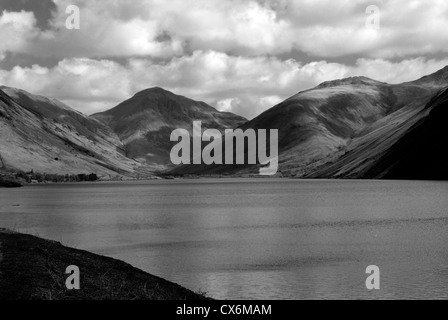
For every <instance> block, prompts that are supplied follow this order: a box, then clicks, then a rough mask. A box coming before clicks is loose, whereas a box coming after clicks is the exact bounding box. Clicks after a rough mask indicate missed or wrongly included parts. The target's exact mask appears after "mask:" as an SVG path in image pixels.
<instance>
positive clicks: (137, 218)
mask: <svg viewBox="0 0 448 320" xmlns="http://www.w3.org/2000/svg"><path fill="white" fill-rule="evenodd" d="M447 194H448V183H445V182H410V181H406V182H397V181H303V180H269V179H268V180H264V179H263V180H261V179H252V180H251V179H248V180H247V179H246V180H243V179H230V180H227V179H221V180H183V181H154V182H123V183H98V184H71V185H68V184H67V185H43V186H30V187H26V188H22V189H0V227H8V228H13V229H16V230H18V231H21V232H28V233H32V234H35V235H39V236H41V237H44V238H49V239H53V240H58V241H61V242H62V243H63V244H65V245H68V246H73V247H76V248H80V249H85V250H89V251H92V252H95V253H98V254H102V255H107V256H111V257H114V258H118V259H120V260H124V261H126V262H128V263H130V264H132V265H134V266H136V267H138V268H140V269H143V270H145V271H147V272H150V273H152V274H154V275H157V276H160V277H162V278H165V279H168V280H171V281H173V282H176V283H179V284H181V285H183V286H185V287H187V288H189V289H192V290H195V291H198V290H201V291H203V292H206V293H207V294H208V295H209V296H211V297H213V298H217V299H359V298H361V299H395V298H397V299H405V298H410V299H420V298H432V299H436V298H438V299H447V298H448V197H447ZM369 265H376V266H378V267H379V268H380V270H381V289H380V290H378V291H368V290H367V289H366V285H365V281H366V279H367V276H368V275H367V274H366V273H365V272H366V268H367V266H369ZM81 272H82V270H81Z"/></svg>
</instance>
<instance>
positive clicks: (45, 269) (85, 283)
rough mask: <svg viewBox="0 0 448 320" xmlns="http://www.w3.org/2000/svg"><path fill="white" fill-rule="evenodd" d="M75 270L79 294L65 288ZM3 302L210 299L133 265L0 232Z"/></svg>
mask: <svg viewBox="0 0 448 320" xmlns="http://www.w3.org/2000/svg"><path fill="white" fill-rule="evenodd" d="M71 265H75V266H77V267H78V268H79V270H80V287H81V288H80V290H68V289H67V288H66V286H65V283H66V280H67V278H68V277H69V276H70V274H66V273H65V271H66V269H67V267H68V266H71ZM0 300H193V301H194V300H208V298H207V297H205V296H203V295H200V294H197V293H195V292H193V291H191V290H188V289H186V288H183V287H181V286H180V285H177V284H175V283H172V282H169V281H167V280H164V279H162V278H159V277H156V276H153V275H151V274H149V273H146V272H144V271H142V270H140V269H137V268H135V267H133V266H131V265H130V264H127V263H125V262H123V261H120V260H116V259H113V258H109V257H105V256H100V255H96V254H93V253H90V252H88V251H84V250H78V249H73V248H69V247H65V246H63V245H62V244H61V243H59V242H56V241H51V240H45V239H41V238H38V237H36V236H32V235H27V234H21V233H16V232H13V231H9V230H5V229H0Z"/></svg>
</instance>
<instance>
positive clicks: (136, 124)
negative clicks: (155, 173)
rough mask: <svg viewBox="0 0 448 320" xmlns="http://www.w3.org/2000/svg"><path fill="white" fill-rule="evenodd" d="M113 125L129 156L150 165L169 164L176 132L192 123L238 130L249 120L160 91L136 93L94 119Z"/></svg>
mask: <svg viewBox="0 0 448 320" xmlns="http://www.w3.org/2000/svg"><path fill="white" fill-rule="evenodd" d="M92 117H93V118H95V119H98V120H100V121H102V122H103V123H105V124H107V125H108V126H110V127H111V128H112V129H113V131H114V132H115V133H116V134H117V135H118V136H119V137H120V139H121V141H122V142H123V143H124V145H125V150H126V155H127V156H128V157H130V158H135V159H137V160H139V161H141V162H144V163H146V164H147V165H150V166H153V167H159V168H165V166H167V165H170V164H171V161H170V157H169V155H170V152H171V149H172V147H173V145H174V144H175V143H172V142H171V141H170V135H171V132H172V131H174V130H175V129H187V130H188V131H190V132H191V131H192V125H193V121H202V126H203V128H214V129H218V130H224V129H226V128H235V127H238V126H239V125H241V124H242V123H244V122H246V121H247V120H246V119H244V118H242V117H240V116H237V115H235V114H232V113H225V112H219V111H217V110H216V109H214V108H213V107H211V106H209V105H207V104H206V103H204V102H198V101H194V100H191V99H188V98H186V97H183V96H179V95H175V94H174V93H172V92H169V91H166V90H164V89H161V88H151V89H147V90H144V91H141V92H139V93H137V94H136V95H135V96H133V97H132V98H130V99H129V100H126V101H124V102H123V103H121V104H119V105H118V106H117V107H115V108H113V109H111V110H108V111H106V112H102V113H98V114H95V115H93V116H92Z"/></svg>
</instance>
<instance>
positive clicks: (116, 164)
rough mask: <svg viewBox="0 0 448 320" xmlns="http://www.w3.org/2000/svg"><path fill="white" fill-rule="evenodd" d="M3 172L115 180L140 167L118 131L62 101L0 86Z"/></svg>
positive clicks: (0, 134)
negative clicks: (89, 175)
mask: <svg viewBox="0 0 448 320" xmlns="http://www.w3.org/2000/svg"><path fill="white" fill-rule="evenodd" d="M0 136H1V140H0V169H2V168H3V169H14V170H23V171H30V170H34V171H35V172H41V173H51V174H81V173H96V174H98V175H99V176H103V177H107V178H111V177H115V176H117V175H126V176H128V175H132V174H133V172H134V171H135V170H136V169H138V168H139V167H140V164H138V163H137V162H136V161H134V160H131V159H128V158H126V157H125V156H124V151H123V145H122V143H121V141H120V139H119V138H118V137H117V136H116V134H115V133H114V132H112V130H111V129H110V128H108V127H107V126H105V125H104V124H102V123H101V122H99V121H97V120H95V119H92V118H89V117H87V116H85V115H83V114H81V113H79V112H77V111H75V110H73V109H71V108H69V107H68V106H66V105H64V104H63V103H62V102H60V101H57V100H54V99H48V98H45V97H42V96H37V95H33V94H30V93H28V92H26V91H23V90H19V89H14V88H8V87H4V86H2V87H0Z"/></svg>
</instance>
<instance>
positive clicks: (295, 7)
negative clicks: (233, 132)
mask: <svg viewBox="0 0 448 320" xmlns="http://www.w3.org/2000/svg"><path fill="white" fill-rule="evenodd" d="M54 2H55V4H56V7H57V9H56V10H55V12H54V14H53V18H52V20H51V21H50V29H48V30H45V31H42V30H40V29H38V28H37V27H36V24H35V20H33V17H32V16H31V14H30V13H26V12H21V13H9V12H6V13H5V12H4V13H3V15H2V17H1V18H0V19H1V21H2V28H1V29H0V30H1V31H0V35H2V38H3V39H7V40H6V43H7V44H6V46H7V48H8V49H7V50H10V51H13V52H24V51H26V52H28V53H30V54H33V55H35V56H40V57H43V56H49V55H50V56H54V57H55V58H56V59H59V60H61V59H63V58H72V57H78V58H79V57H88V58H97V57H102V58H108V57H132V56H151V57H153V58H154V57H156V58H162V59H164V60H168V61H169V60H170V59H171V58H172V57H180V56H183V55H186V54H187V55H190V54H192V53H193V52H194V51H207V50H212V51H217V52H223V53H227V54H230V55H236V56H257V55H268V54H269V55H279V54H287V53H290V52H291V51H292V50H296V51H299V52H305V53H307V54H308V55H310V56H313V57H321V58H333V57H344V56H348V55H356V56H357V57H358V58H359V57H369V58H393V57H401V58H405V57H409V56H416V55H425V54H437V53H447V52H448V42H447V41H446V39H447V38H448V19H446V17H447V16H448V2H447V1H445V0H428V1H408V0H390V1H385V0H378V1H375V2H376V3H377V5H378V7H379V8H380V10H381V11H380V18H381V28H380V29H379V30H372V29H368V28H366V27H365V24H366V19H367V15H366V8H367V7H368V6H369V5H371V4H372V3H371V1H366V0H358V1H353V0H340V1H330V0H314V1H309V0H302V1H297V0H272V1H266V0H258V1H255V0H252V1H248V0H228V1H221V0H194V1H184V0H170V1H166V0H116V1H102V0H89V1H87V0H54ZM71 4H76V5H78V6H79V7H80V9H81V30H67V29H66V28H65V21H66V19H67V14H66V12H65V9H66V8H67V6H68V5H71ZM5 21H9V22H8V27H5ZM4 46H5V45H4V44H3V47H4ZM0 51H1V50H0ZM3 51H4V49H3Z"/></svg>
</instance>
